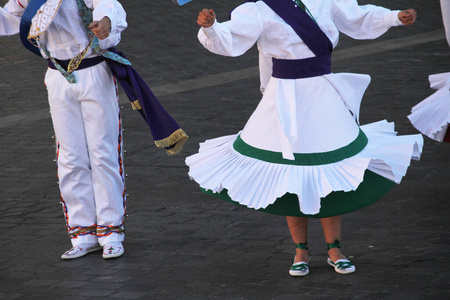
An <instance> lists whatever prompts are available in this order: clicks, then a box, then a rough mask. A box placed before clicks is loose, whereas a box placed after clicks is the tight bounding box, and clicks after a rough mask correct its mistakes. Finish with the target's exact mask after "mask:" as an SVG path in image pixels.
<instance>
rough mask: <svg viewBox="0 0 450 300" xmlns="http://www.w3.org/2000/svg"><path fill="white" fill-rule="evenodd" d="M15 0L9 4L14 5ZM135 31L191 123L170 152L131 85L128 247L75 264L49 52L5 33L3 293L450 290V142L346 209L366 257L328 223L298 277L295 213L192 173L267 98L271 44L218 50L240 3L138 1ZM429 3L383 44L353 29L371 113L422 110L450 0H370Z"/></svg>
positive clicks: (313, 235)
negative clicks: (211, 41) (442, 6)
mask: <svg viewBox="0 0 450 300" xmlns="http://www.w3.org/2000/svg"><path fill="white" fill-rule="evenodd" d="M5 2H6V1H5V0H0V4H1V5H4V4H5ZM122 3H123V6H124V7H125V9H126V10H127V12H128V21H129V28H128V29H127V30H126V31H125V32H124V34H123V39H122V43H121V44H120V47H118V48H119V49H120V50H122V51H123V52H124V53H126V55H127V57H128V58H129V59H130V60H131V61H132V62H133V64H134V65H135V67H136V69H137V70H138V71H139V72H140V73H141V75H142V77H144V79H145V80H146V81H147V82H148V83H149V85H150V86H152V87H153V88H154V91H155V93H156V94H157V96H159V98H160V100H161V102H162V103H163V105H164V106H165V107H166V109H167V110H168V111H169V112H170V113H171V114H172V115H173V116H174V117H175V119H176V120H177V121H178V122H179V123H180V124H181V125H182V127H183V128H184V129H185V131H186V132H187V133H188V134H189V135H190V140H189V142H188V143H187V144H186V147H185V149H184V151H183V152H182V153H181V154H180V155H178V156H174V157H168V156H167V155H166V154H165V153H163V151H161V150H158V149H156V147H155V146H154V145H153V141H152V138H151V136H150V132H149V131H148V129H147V128H146V127H145V125H144V123H143V122H142V120H141V119H140V116H139V115H138V114H137V113H135V112H133V111H132V110H131V108H130V106H129V104H127V101H128V100H127V99H126V96H125V95H124V94H123V93H122V92H121V95H120V96H121V99H122V100H121V103H123V106H124V107H123V116H124V122H123V123H124V127H125V145H126V146H125V149H126V150H127V152H126V157H125V167H126V172H127V174H128V177H127V190H128V191H129V197H128V219H127V224H126V227H127V236H126V240H125V243H124V245H125V250H126V252H125V254H124V256H123V257H121V258H119V259H116V260H108V261H105V260H103V259H102V258H101V255H100V253H92V254H89V255H88V256H86V257H84V258H81V259H77V260H73V261H62V260H61V259H60V255H61V254H62V253H63V252H64V251H65V250H67V249H68V248H70V242H69V239H68V237H67V234H66V231H65V223H64V218H63V215H62V210H61V206H60V204H59V192H58V187H57V185H56V181H57V179H56V174H55V169H56V168H55V163H54V161H53V158H54V140H53V139H52V134H53V132H52V125H51V120H50V117H49V114H48V104H47V102H46V90H45V87H44V85H43V80H42V79H43V76H44V72H45V68H46V67H45V61H42V60H39V59H38V58H37V57H35V56H34V55H33V54H31V53H28V52H27V51H26V50H24V49H23V47H22V46H21V45H20V42H19V39H18V37H17V36H15V37H2V38H0V139H1V140H2V144H1V147H0V199H1V200H0V228H1V238H0V299H282V300H284V299H300V298H301V297H304V298H306V299H448V298H449V295H450V286H449V280H448V278H450V265H449V251H448V249H449V248H448V247H449V246H450V243H449V231H448V230H449V218H448V213H449V208H450V206H449V197H450V196H449V195H450V186H449V171H448V170H449V169H450V163H449V158H450V145H449V144H441V143H437V142H434V141H432V140H430V139H428V138H426V139H425V146H424V152H423V156H422V159H421V161H420V162H413V163H412V165H411V167H410V169H409V172H408V174H407V176H406V177H405V178H404V180H403V182H402V183H401V184H400V185H399V186H396V187H394V188H393V189H392V190H391V192H390V193H388V194H387V195H386V196H385V197H384V198H383V199H381V200H380V201H379V202H378V203H376V204H374V205H372V206H370V207H368V208H365V209H362V210H360V211H357V212H354V213H351V214H349V215H347V216H345V217H344V223H343V227H344V228H343V233H344V234H343V239H342V244H343V249H344V252H345V253H346V254H347V255H348V256H350V257H351V258H352V260H353V261H354V262H355V264H356V266H357V272H356V273H355V274H354V275H347V276H342V275H338V274H336V273H335V272H334V271H333V270H332V269H331V268H330V267H328V266H327V264H326V250H325V248H326V247H325V243H324V241H323V235H322V232H321V228H320V224H319V222H318V221H317V220H312V221H311V222H310V228H309V232H310V238H309V244H310V249H311V252H312V260H311V273H310V275H308V276H307V277H305V278H291V277H290V276H289V274H288V269H289V267H290V264H291V262H292V258H293V255H294V247H293V245H292V242H291V240H290V237H289V233H288V229H287V226H286V224H285V220H284V218H283V217H280V216H274V215H268V214H264V213H258V212H254V211H251V210H248V209H244V208H240V207H237V206H234V205H232V204H229V203H225V202H222V201H220V200H216V199H213V198H210V197H208V196H206V195H204V194H203V193H201V192H200V191H199V190H198V187H197V185H196V184H195V183H194V182H192V181H190V180H189V178H188V176H187V167H186V166H185V165H184V159H185V157H186V156H188V155H190V154H193V153H195V152H196V151H197V149H198V143H199V142H201V141H203V140H205V139H209V138H213V137H216V136H222V135H227V134H233V133H236V132H237V131H239V130H240V129H241V128H242V127H243V125H244V124H245V122H246V120H247V119H248V117H249V116H250V114H251V112H252V111H253V110H254V109H255V107H256V105H257V103H258V101H259V99H260V94H259V78H258V74H257V72H256V66H257V61H258V60H257V51H256V49H255V48H253V49H251V50H250V51H249V52H248V53H247V54H245V55H244V56H242V57H239V58H226V57H220V56H217V55H214V54H211V53H209V52H207V51H206V50H204V49H203V47H202V46H201V45H200V44H199V43H198V41H197V38H196V34H197V30H198V27H197V25H196V23H195V20H196V17H197V13H198V11H199V10H201V9H202V8H204V7H208V8H214V9H215V10H216V12H217V13H218V19H219V20H225V19H226V18H227V17H228V12H229V11H230V10H231V9H232V8H233V7H234V6H236V5H238V4H239V3H240V1H231V0H223V1H212V0H204V1H202V0H194V1H193V2H191V3H188V4H186V5H184V6H182V7H179V6H177V5H174V4H172V3H171V1H170V0H152V1H144V0H123V1H122ZM359 3H360V4H365V3H372V4H377V5H384V6H387V7H389V8H392V9H404V8H409V7H414V8H416V10H417V11H418V13H419V18H418V20H417V23H416V24H415V25H414V26H412V27H402V28H393V29H391V30H390V32H388V33H387V34H386V35H384V36H383V37H381V38H379V39H377V40H374V41H355V40H351V39H349V38H347V37H345V36H343V37H342V41H341V44H340V46H339V47H338V48H337V49H336V55H335V57H334V60H335V63H334V72H355V73H363V74H370V75H371V76H372V83H371V85H370V87H369V89H368V91H367V93H366V95H365V97H364V100H363V104H362V109H361V123H362V124H365V123H369V122H374V121H377V120H380V119H387V120H389V121H394V122H395V123H396V129H397V130H398V131H399V133H400V134H411V133H416V131H415V130H414V128H413V127H412V126H411V125H410V123H409V122H408V120H407V118H406V116H407V115H408V114H409V112H410V108H411V107H412V106H413V105H415V104H416V103H418V102H419V101H421V100H422V99H424V98H426V97H427V96H428V95H430V94H431V93H432V92H433V90H431V89H430V88H429V83H428V75H429V74H435V73H441V72H449V71H450V59H449V58H450V48H449V46H448V44H447V43H446V41H445V37H444V32H443V27H442V21H441V17H440V10H439V3H438V1H437V0H433V1H430V0H410V1H407V0H393V1H381V0H379V1H376V0H365V1H360V2H359Z"/></svg>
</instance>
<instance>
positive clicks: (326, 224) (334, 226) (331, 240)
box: [320, 216, 355, 274]
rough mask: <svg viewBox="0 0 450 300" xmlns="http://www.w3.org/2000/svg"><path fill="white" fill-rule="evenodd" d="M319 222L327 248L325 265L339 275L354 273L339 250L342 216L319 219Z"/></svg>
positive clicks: (350, 263)
mask: <svg viewBox="0 0 450 300" xmlns="http://www.w3.org/2000/svg"><path fill="white" fill-rule="evenodd" d="M320 222H321V223H322V228H323V233H324V236H325V241H326V243H327V244H328V246H329V247H328V248H329V249H328V259H327V263H328V264H329V265H330V266H332V267H333V268H334V270H335V271H336V272H337V273H339V274H351V273H354V272H355V266H354V264H353V263H352V262H350V261H349V260H348V259H347V258H346V257H345V256H344V254H342V252H341V249H340V244H339V241H340V239H341V228H342V226H341V224H342V216H335V217H329V218H323V219H320ZM330 246H331V247H330Z"/></svg>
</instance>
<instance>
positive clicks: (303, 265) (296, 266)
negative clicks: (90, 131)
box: [291, 262, 308, 272]
mask: <svg viewBox="0 0 450 300" xmlns="http://www.w3.org/2000/svg"><path fill="white" fill-rule="evenodd" d="M291 270H293V271H301V272H304V271H306V270H308V264H307V263H305V262H302V263H298V264H294V265H292V267H291Z"/></svg>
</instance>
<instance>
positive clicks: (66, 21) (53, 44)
mask: <svg viewBox="0 0 450 300" xmlns="http://www.w3.org/2000/svg"><path fill="white" fill-rule="evenodd" d="M28 2H29V1H28V0H10V1H8V3H7V4H6V5H5V7H4V8H0V36H2V35H14V34H17V33H19V28H20V19H21V17H22V15H23V12H24V11H25V8H26V7H27V5H28ZM84 2H85V3H86V5H87V7H89V8H91V9H92V8H93V9H94V11H93V19H94V21H100V20H101V19H102V18H103V17H108V18H109V19H110V20H111V33H110V34H109V37H108V38H106V39H104V40H100V41H99V44H100V47H101V48H102V49H106V48H109V47H113V46H116V45H117V44H118V43H119V42H120V33H121V32H122V31H123V30H124V29H125V28H126V27H127V25H128V24H127V22H126V13H125V10H124V9H123V7H122V5H121V4H120V3H119V2H118V1H116V0H84ZM88 42H89V41H88V39H87V34H86V32H85V30H84V25H83V23H82V21H81V18H80V16H79V14H78V7H77V4H76V1H75V0H64V1H62V3H61V7H60V9H59V11H58V13H57V15H56V17H55V19H54V21H53V23H52V24H51V25H50V27H49V29H48V30H47V32H45V33H44V34H43V35H42V36H41V39H40V43H41V44H42V45H43V46H44V47H45V48H46V49H47V50H48V51H49V52H50V54H51V55H52V57H54V58H57V59H60V60H67V59H72V58H73V57H75V56H76V55H78V54H79V53H80V52H81V51H83V50H84V49H85V48H86V47H87V45H88ZM41 54H42V56H43V57H45V58H46V55H45V54H44V53H43V51H42V50H41ZM91 54H92V50H91V49H90V50H89V51H88V53H87V56H90V55H91Z"/></svg>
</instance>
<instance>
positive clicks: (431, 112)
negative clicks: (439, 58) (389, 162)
mask: <svg viewBox="0 0 450 300" xmlns="http://www.w3.org/2000/svg"><path fill="white" fill-rule="evenodd" d="M441 10H442V21H443V23H444V28H445V33H446V37H447V42H448V44H449V45H450V1H446V0H441ZM428 80H429V82H430V87H431V88H432V89H436V90H437V91H436V92H435V93H434V94H432V95H431V96H429V97H428V98H426V99H425V100H423V101H422V102H420V103H418V104H417V105H415V106H414V107H413V108H412V109H411V114H410V115H409V116H408V119H409V120H410V121H411V124H412V125H413V126H414V127H415V128H416V129H417V130H419V131H420V132H421V133H423V134H424V135H426V136H427V137H429V138H430V139H433V140H435V141H438V142H447V143H450V130H448V125H449V123H450V73H440V74H434V75H430V76H429V77H428Z"/></svg>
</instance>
